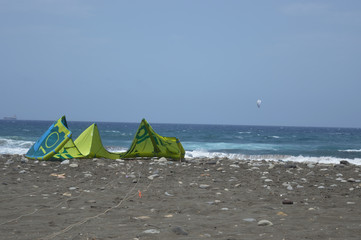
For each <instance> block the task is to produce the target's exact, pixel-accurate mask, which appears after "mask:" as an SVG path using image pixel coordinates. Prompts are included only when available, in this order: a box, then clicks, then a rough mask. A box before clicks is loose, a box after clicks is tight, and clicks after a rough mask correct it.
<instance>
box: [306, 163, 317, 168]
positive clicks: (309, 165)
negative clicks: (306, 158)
mask: <svg viewBox="0 0 361 240" xmlns="http://www.w3.org/2000/svg"><path fill="white" fill-rule="evenodd" d="M307 167H308V168H314V167H315V164H313V163H309V164H307Z"/></svg>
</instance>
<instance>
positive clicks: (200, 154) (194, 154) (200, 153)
mask: <svg viewBox="0 0 361 240" xmlns="http://www.w3.org/2000/svg"><path fill="white" fill-rule="evenodd" d="M185 158H186V159H192V158H224V159H231V160H254V161H261V160H265V161H284V162H300V163H320V164H339V163H340V161H343V160H345V161H348V162H350V163H352V164H355V165H361V158H354V159H348V158H347V159H345V158H336V157H327V156H325V157H306V156H301V155H300V156H289V155H271V154H270V155H246V154H234V153H222V152H208V151H204V150H195V151H187V152H186V155H185Z"/></svg>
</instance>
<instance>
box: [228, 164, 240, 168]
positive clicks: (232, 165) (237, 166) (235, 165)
mask: <svg viewBox="0 0 361 240" xmlns="http://www.w3.org/2000/svg"><path fill="white" fill-rule="evenodd" d="M229 166H230V167H234V168H239V165H237V164H231V165H229Z"/></svg>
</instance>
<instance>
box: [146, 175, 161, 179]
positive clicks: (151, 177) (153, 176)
mask: <svg viewBox="0 0 361 240" xmlns="http://www.w3.org/2000/svg"><path fill="white" fill-rule="evenodd" d="M156 177H159V175H158V174H153V175H150V176H149V177H148V179H150V180H153V179H154V178H156Z"/></svg>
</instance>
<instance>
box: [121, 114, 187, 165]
mask: <svg viewBox="0 0 361 240" xmlns="http://www.w3.org/2000/svg"><path fill="white" fill-rule="evenodd" d="M184 154H185V151H184V149H183V146H182V144H181V143H180V141H179V140H178V139H177V138H175V137H162V136H160V135H158V134H157V133H156V132H155V131H154V130H153V129H152V127H151V126H150V125H149V123H148V122H147V121H146V120H145V119H143V120H142V122H141V123H140V125H139V128H138V131H137V133H136V134H135V137H134V139H133V142H132V145H131V146H130V148H129V150H128V151H127V152H125V153H121V154H120V156H121V158H135V157H166V158H173V159H183V158H184Z"/></svg>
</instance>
